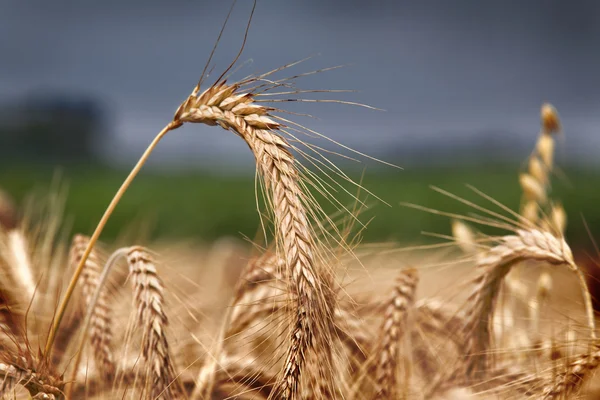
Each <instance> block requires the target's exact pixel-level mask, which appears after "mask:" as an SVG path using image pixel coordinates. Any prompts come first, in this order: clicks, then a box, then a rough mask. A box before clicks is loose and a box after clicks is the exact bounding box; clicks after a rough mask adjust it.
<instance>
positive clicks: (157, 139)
mask: <svg viewBox="0 0 600 400" xmlns="http://www.w3.org/2000/svg"><path fill="white" fill-rule="evenodd" d="M181 125H183V123H182V122H180V121H171V122H169V124H168V125H167V126H165V127H164V128H163V129H162V130H161V131H160V132H159V133H158V135H156V137H155V138H154V140H152V143H150V145H149V146H148V148H146V151H144V154H142V156H141V157H140V159H139V160H138V162H137V164H136V165H135V167H133V169H132V170H131V172H130V173H129V175H128V176H127V178H126V179H125V181H124V182H123V183H122V184H121V187H120V188H119V190H118V191H117V193H116V194H115V196H114V197H113V199H112V200H111V202H110V204H109V205H108V207H107V208H106V211H104V215H103V216H102V219H100V222H98V225H97V226H96V230H95V231H94V233H93V234H92V236H91V238H90V241H89V242H88V245H87V247H86V249H85V251H84V253H83V255H82V257H81V260H80V261H79V265H77V268H76V269H75V273H74V274H73V277H72V278H71V282H69V286H68V287H67V291H66V293H65V296H64V297H63V299H62V301H61V303H60V305H59V307H58V310H57V312H56V317H55V318H54V323H53V324H52V329H50V333H49V335H48V341H47V342H46V347H45V349H44V356H45V357H49V356H50V353H51V352H52V346H53V345H54V339H55V338H56V333H57V332H58V328H59V327H60V323H61V321H62V319H63V316H64V314H65V311H66V310H67V306H68V305H69V300H70V299H71V296H72V295H73V291H74V290H75V286H76V285H77V281H78V280H79V276H80V275H81V272H82V271H83V267H84V265H85V262H86V261H87V259H88V257H89V255H90V253H91V252H92V248H93V247H94V245H95V244H96V242H97V241H98V238H99V237H100V234H101V233H102V230H103V229H104V226H105V225H106V223H107V222H108V219H109V218H110V216H111V215H112V213H113V211H114V210H115V208H116V207H117V204H119V201H121V198H122V197H123V195H124V194H125V192H126V191H127V189H128V188H129V185H131V182H133V180H134V179H135V177H136V176H137V174H138V172H140V170H141V169H142V167H143V166H144V164H145V163H146V161H147V160H148V157H149V156H150V154H151V153H152V151H153V150H154V148H155V147H156V146H157V145H158V142H160V140H161V139H162V138H163V137H164V136H165V135H166V134H167V132H169V131H172V130H174V129H177V128H179V127H180V126H181Z"/></svg>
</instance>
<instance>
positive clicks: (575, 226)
mask: <svg viewBox="0 0 600 400" xmlns="http://www.w3.org/2000/svg"><path fill="white" fill-rule="evenodd" d="M57 172H58V176H60V177H61V179H60V180H61V182H63V183H66V184H68V188H69V190H68V197H67V202H66V212H67V216H69V217H71V218H72V224H73V230H74V231H78V232H83V233H91V231H92V229H93V227H94V226H95V224H96V223H97V221H98V220H99V219H100V217H101V214H102V212H103V211H104V208H105V207H106V206H107V204H108V203H109V201H110V199H111V197H112V195H113V194H114V193H115V191H116V190H117V188H118V187H119V185H120V183H121V181H122V180H123V179H124V178H125V176H126V174H127V171H124V170H119V171H117V170H109V169H103V168H99V167H82V166H77V167H66V168H63V169H62V170H58V171H57V170H53V169H52V168H33V167H20V168H16V167H14V166H11V167H10V168H9V167H8V166H3V167H0V187H2V188H3V189H4V190H5V191H7V192H9V193H10V194H11V195H13V197H14V198H15V199H16V200H17V201H19V202H20V201H22V200H23V199H24V198H26V196H27V195H28V194H31V193H32V192H38V193H43V192H45V191H47V190H48V189H49V188H50V185H51V182H52V179H53V177H54V176H56V175H57ZM561 175H564V176H565V177H566V178H564V177H561V176H558V177H555V178H554V188H553V196H554V197H555V198H558V199H560V200H561V201H562V202H563V204H564V206H565V208H566V210H567V213H568V215H569V218H570V220H569V228H568V232H567V235H568V236H569V238H570V240H571V241H572V242H571V243H577V244H579V245H581V246H585V247H588V246H589V245H590V244H591V242H590V240H589V236H588V234H587V233H586V230H585V228H584V224H583V223H582V218H585V220H586V221H587V223H588V224H589V226H590V228H591V231H592V233H593V234H594V233H600V207H598V200H599V198H598V194H597V193H598V190H597V188H598V187H599V184H600V172H599V171H587V170H580V169H570V168H566V169H563V170H562V172H561ZM517 176H518V166H515V165H510V166H503V165H499V166H487V167H478V168H475V167H468V166H465V167H461V168H456V169H447V168H422V167H420V168H415V169H406V170H403V171H395V170H391V169H390V170H386V171H385V172H383V171H378V172H371V173H366V174H365V175H364V176H363V177H362V182H363V184H364V186H365V187H366V188H367V189H368V190H369V191H371V192H372V193H374V194H376V195H377V196H379V197H380V198H381V199H382V200H384V201H386V202H387V203H389V205H390V206H387V205H385V204H383V203H382V202H379V201H377V200H376V199H374V198H369V199H367V203H368V204H369V205H370V206H371V207H370V208H369V210H367V211H366V212H365V213H364V214H363V215H362V216H361V220H362V221H364V222H367V221H370V222H369V224H368V227H367V229H366V230H365V231H364V232H363V237H364V240H365V241H382V240H398V241H402V242H417V241H422V240H424V239H426V238H425V237H424V236H422V235H421V232H423V231H427V232H436V233H440V234H449V232H450V228H449V222H448V218H446V217H443V216H437V215H432V214H429V213H426V212H422V211H417V210H414V209H410V208H407V207H405V206H401V205H400V203H401V202H409V203H415V204H419V205H422V206H424V207H429V208H434V209H439V210H446V211H449V212H457V213H463V214H464V213H467V212H471V211H473V210H469V209H468V207H467V206H465V205H462V204H460V203H458V202H457V201H455V200H452V199H449V198H448V197H445V196H443V195H441V194H439V193H436V192H434V191H433V190H431V188H430V186H431V185H434V186H438V187H440V188H442V189H445V190H447V191H449V192H452V193H454V194H457V195H460V196H462V197H465V198H467V199H469V200H473V201H477V202H478V203H480V204H482V205H486V206H490V205H491V204H490V203H488V202H487V201H486V200H484V199H482V198H479V197H478V196H477V195H476V194H475V193H474V192H472V191H471V190H469V189H468V188H467V187H466V184H470V185H473V186H475V187H476V188H477V189H479V190H481V191H483V192H485V193H486V194H488V195H490V196H493V197H494V198H495V199H497V200H498V201H500V202H501V203H503V204H505V205H507V206H509V207H510V208H511V209H518V207H519V202H520V191H519V186H518V183H517ZM353 178H355V179H357V180H359V179H361V174H360V173H357V174H354V175H353ZM349 190H352V191H355V188H354V189H353V188H350V187H349ZM363 194H364V193H363ZM339 198H340V199H341V201H342V202H343V203H344V204H346V205H348V207H352V199H351V198H350V197H349V196H348V195H341V194H340V195H339ZM491 206H492V207H494V206H493V205H491ZM325 209H326V210H327V211H328V212H334V211H335V208H334V207H333V206H332V205H331V204H325ZM124 227H129V228H130V229H134V230H136V229H144V230H146V229H147V232H148V234H149V236H150V237H153V238H157V237H161V238H164V237H168V238H181V237H194V238H200V239H204V240H212V239H215V238H217V237H220V236H223V235H234V236H237V237H241V236H248V237H250V238H254V237H255V236H256V235H257V232H258V227H259V218H258V214H257V212H256V201H255V195H254V179H253V176H251V175H247V176H216V175H209V174H207V173H203V172H200V171H191V172H170V173H168V174H167V173H160V172H157V171H156V170H144V171H142V173H141V175H140V176H139V178H138V179H137V180H136V181H135V182H134V184H133V186H132V187H131V189H130V190H129V191H128V192H127V194H126V195H125V197H124V198H123V200H122V202H121V203H120V204H119V206H118V208H117V210H116V212H115V214H114V216H113V218H112V219H111V221H110V222H109V224H108V226H107V227H106V230H105V234H104V235H105V236H104V237H106V238H112V237H115V236H117V235H118V234H119V232H121V231H122V229H123V228H124ZM594 236H598V237H600V235H596V234H594Z"/></svg>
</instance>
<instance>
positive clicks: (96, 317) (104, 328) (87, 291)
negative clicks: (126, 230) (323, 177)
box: [69, 235, 115, 379]
mask: <svg viewBox="0 0 600 400" xmlns="http://www.w3.org/2000/svg"><path fill="white" fill-rule="evenodd" d="M88 243H89V238H88V237H87V236H84V235H75V236H74V237H73V241H72V243H71V251H70V260H69V262H70V264H71V266H72V267H76V266H77V264H78V263H79V260H80V259H81V256H82V254H83V252H84V251H85V248H86V247H87V244H88ZM101 272H102V268H101V266H100V260H99V258H98V254H97V252H96V250H95V249H93V250H92V252H91V253H90V256H89V257H88V259H87V260H86V262H85V268H84V270H83V273H82V275H83V283H82V292H83V298H84V300H85V305H84V307H82V310H83V312H84V313H85V311H86V310H87V309H88V308H91V310H92V313H91V316H90V328H89V332H90V334H89V336H90V343H91V346H92V349H93V352H94V358H95V359H96V363H97V366H98V369H99V370H100V373H101V374H102V375H103V376H104V378H106V379H110V378H111V377H112V376H113V374H114V372H115V364H114V357H113V354H112V350H111V341H112V328H111V325H112V315H111V314H112V313H111V307H110V305H109V299H108V292H107V290H106V289H100V291H99V293H100V295H99V297H98V300H97V302H96V303H95V304H94V305H93V306H92V304H93V299H94V293H95V292H96V290H98V289H99V283H100V275H101Z"/></svg>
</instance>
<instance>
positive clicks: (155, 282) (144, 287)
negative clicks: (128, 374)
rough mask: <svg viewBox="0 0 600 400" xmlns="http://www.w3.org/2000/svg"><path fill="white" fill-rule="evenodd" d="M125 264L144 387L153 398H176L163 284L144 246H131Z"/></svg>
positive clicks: (178, 391)
mask: <svg viewBox="0 0 600 400" xmlns="http://www.w3.org/2000/svg"><path fill="white" fill-rule="evenodd" d="M127 264H128V265H129V273H130V277H131V283H132V285H133V290H134V306H135V307H136V314H137V316H136V320H137V322H138V323H139V324H141V328H142V357H143V358H144V360H145V362H146V385H147V387H148V389H149V393H150V394H151V396H152V398H157V397H160V396H165V397H166V398H177V397H178V396H179V395H180V394H181V393H182V391H181V388H180V386H179V381H178V380H177V375H176V374H175V367H174V366H173V362H172V361H171V356H170V354H169V344H168V342H167V337H166V334H165V329H166V327H167V325H168V320H167V315H166V314H165V312H164V309H163V303H164V299H163V291H164V288H163V284H162V281H161V280H160V278H159V277H158V273H157V271H156V266H155V263H154V261H153V260H152V257H151V256H150V254H149V253H148V251H146V250H145V249H144V248H143V247H132V248H130V249H129V251H128V253H127Z"/></svg>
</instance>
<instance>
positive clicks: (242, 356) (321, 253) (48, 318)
mask: <svg viewBox="0 0 600 400" xmlns="http://www.w3.org/2000/svg"><path fill="white" fill-rule="evenodd" d="M236 60H237V59H236ZM232 66H233V64H232ZM287 67H289V65H288V66H285V67H283V68H278V69H276V70H273V71H269V72H267V73H265V74H261V75H258V76H252V77H249V78H246V79H243V80H241V81H239V82H237V83H228V82H227V80H226V79H225V78H224V76H225V74H226V73H227V72H228V71H229V69H228V70H227V71H225V72H224V73H223V74H222V75H221V76H220V77H218V78H217V79H216V80H215V82H214V83H213V84H212V85H210V86H209V87H208V88H207V89H204V90H201V83H202V81H203V78H204V73H203V74H202V79H201V80H200V82H199V83H198V85H196V86H195V87H194V89H193V91H192V93H191V95H190V96H188V98H187V99H186V100H185V101H184V102H183V103H182V104H181V106H180V107H179V108H178V109H177V111H176V113H175V116H174V118H173V120H172V121H171V122H170V123H169V124H168V125H167V126H166V127H165V128H164V129H163V130H162V131H161V132H160V133H159V134H158V136H157V137H156V138H155V140H154V141H153V142H152V143H151V145H150V146H149V148H148V150H147V151H146V152H145V153H144V155H143V156H142V158H141V159H140V162H139V163H138V164H137V165H136V166H135V168H134V169H133V171H132V173H131V174H130V175H129V176H128V178H127V179H126V181H125V182H124V184H123V186H122V187H121V188H120V189H119V191H118V193H117V194H116V196H115V198H114V200H113V201H112V202H111V204H110V205H109V207H108V209H107V211H106V213H105V215H104V216H103V218H102V220H101V222H100V223H99V225H98V227H97V229H96V230H95V232H94V233H93V234H92V235H91V236H90V237H87V236H84V235H75V236H74V237H73V238H72V239H71V240H70V241H69V240H67V239H66V238H65V234H64V233H63V232H62V231H61V229H60V225H61V220H62V204H61V197H60V196H58V195H52V196H51V197H50V201H48V202H46V203H45V204H46V205H45V206H41V205H37V204H33V205H30V210H34V211H31V212H33V214H34V215H33V216H32V214H31V213H30V214H26V215H28V216H29V217H28V218H25V219H22V220H19V219H18V218H16V217H15V215H14V207H12V206H9V205H8V203H6V201H5V200H2V199H0V211H1V213H0V217H1V218H0V223H1V224H2V227H1V229H0V274H1V275H0V278H1V279H0V306H1V308H0V350H1V357H0V394H1V395H2V397H3V398H27V397H31V398H35V399H59V398H65V397H66V398H72V399H79V398H149V399H155V398H164V399H183V398H191V399H226V398H241V399H242V398H248V399H261V398H262V399H289V400H296V399H301V398H302V399H305V398H306V399H313V398H314V399H331V398H339V399H390V398H405V399H432V398H440V399H442V398H459V399H460V398H503V399H504V398H536V399H537V398H544V399H552V398H574V396H576V395H577V394H578V393H580V390H581V388H582V386H583V384H584V383H585V382H586V381H587V380H588V378H589V377H590V376H591V375H592V374H593V372H594V370H595V369H596V368H597V367H598V366H599V365H600V348H599V345H598V341H597V339H596V337H595V326H594V316H593V313H592V311H591V305H590V303H591V302H590V298H589V297H590V296H589V293H588V291H587V288H586V287H585V280H584V279H582V278H581V277H582V276H583V275H582V273H581V271H580V270H579V268H578V266H577V265H576V263H575V262H574V260H573V256H572V254H571V250H570V248H569V246H568V244H567V242H566V241H565V238H564V236H563V231H564V227H565V224H566V216H565V213H564V210H563V209H562V207H560V205H558V204H557V203H554V202H552V201H551V199H550V176H551V172H552V167H553V160H552V159H553V147H554V135H555V134H556V132H557V131H558V130H559V121H558V116H557V114H556V112H555V110H554V109H553V108H552V107H551V106H548V105H545V106H544V107H543V108H542V132H541V133H540V137H539V140H538V144H537V146H536V150H535V151H534V153H533V154H532V155H531V156H530V162H529V164H528V169H527V171H526V172H524V173H523V174H521V176H520V179H519V181H520V183H521V186H522V189H523V204H522V207H521V210H520V211H519V212H513V211H511V210H509V209H508V208H506V207H504V206H502V205H499V204H497V203H494V204H496V205H497V206H498V207H500V210H499V211H498V212H496V211H492V210H488V209H487V208H485V207H483V206H479V205H477V204H475V203H472V202H470V201H467V200H464V199H460V198H457V197H456V196H453V197H454V198H456V199H458V200H460V201H462V202H463V203H465V204H466V205H468V206H469V207H471V208H474V209H475V210H476V211H477V212H482V213H483V215H474V216H460V215H452V216H453V217H455V218H457V219H458V220H457V221H455V222H454V224H453V228H454V229H453V232H454V236H455V238H454V239H455V242H456V243H457V244H458V245H459V246H460V247H461V248H462V249H463V251H464V252H465V257H464V259H463V261H464V262H467V263H469V264H470V265H472V267H473V269H474V270H475V275H476V276H475V277H474V278H473V279H472V281H471V282H470V283H469V285H470V289H469V291H468V295H467V296H465V299H464V301H463V302H462V303H461V304H458V305H456V306H452V304H451V303H450V302H443V301H439V299H436V298H429V297H422V298H419V297H418V296H417V294H418V287H419V286H422V285H423V283H421V284H419V282H420V281H422V279H420V272H421V270H420V269H419V268H416V269H415V268H405V269H401V270H399V271H397V273H396V275H397V276H396V278H395V280H394V283H393V284H392V285H390V287H389V288H388V290H387V292H389V293H383V294H381V295H380V294H379V291H374V292H373V293H368V294H367V295H365V294H364V293H363V294H362V295H356V294H352V293H351V291H349V290H347V288H346V287H345V285H344V284H343V280H342V279H341V278H340V275H343V273H341V272H340V271H339V270H340V268H337V267H339V266H341V265H342V264H343V259H342V258H341V257H337V255H338V254H339V252H340V251H345V250H347V249H348V248H349V247H350V245H349V242H348V241H345V240H344V239H345V235H344V233H343V232H341V231H340V230H338V229H337V226H338V225H337V224H336V222H335V221H333V220H332V218H330V217H328V216H326V215H324V214H323V212H322V211H321V209H320V207H319V205H318V203H317V202H316V200H315V198H314V197H312V195H311V191H310V190H308V189H309V186H312V188H313V190H316V191H319V192H321V193H323V194H329V193H330V190H331V189H330V188H331V186H330V183H328V182H326V181H324V180H323V178H319V177H317V176H316V175H314V173H313V172H311V170H309V169H305V168H304V167H303V166H302V165H301V164H300V163H299V162H298V160H297V158H296V156H297V155H304V156H305V157H306V158H305V159H306V160H308V161H309V162H310V163H312V164H313V165H314V166H315V167H317V168H318V169H329V171H331V172H333V173H334V174H337V175H338V176H340V177H342V178H343V179H349V178H347V177H346V176H345V175H344V174H343V173H342V172H341V171H340V170H339V169H337V168H336V167H335V166H334V165H333V164H332V163H331V162H330V161H329V160H327V159H326V158H325V157H321V158H320V155H317V156H311V155H309V154H307V153H306V151H305V150H303V149H302V148H300V147H298V146H296V143H300V142H301V141H300V140H299V138H298V137H297V135H298V134H299V133H302V132H307V130H306V128H303V127H301V126H299V125H296V124H294V123H293V122H291V121H289V120H287V119H285V118H284V117H282V116H281V113H280V112H281V110H277V109H276V108H274V107H273V106H272V105H269V102H271V103H272V102H276V101H278V100H277V97H276V96H275V97H272V95H279V96H287V95H290V94H291V95H298V94H300V93H303V92H302V91H299V90H297V89H296V88H295V87H294V86H293V80H294V79H295V78H297V77H298V76H296V77H292V78H284V79H275V78H274V77H273V75H274V74H275V73H277V72H279V71H281V70H283V69H285V68H287ZM279 100H282V101H288V100H289V99H287V98H283V99H282V98H281V97H280V98H279ZM186 123H202V124H206V125H213V126H216V125H218V126H220V127H221V128H223V129H225V130H230V131H232V132H234V133H235V134H236V135H238V136H239V137H240V138H241V139H242V140H244V142H245V143H246V144H247V145H248V147H249V149H250V150H251V152H252V153H253V155H254V157H255V159H256V171H257V175H258V177H259V179H260V181H261V182H262V184H263V185H262V188H263V190H264V199H265V202H266V209H267V210H266V211H267V212H268V213H269V214H270V217H271V219H272V229H273V237H274V243H273V245H272V246H270V247H269V248H268V249H266V250H264V251H263V252H262V254H260V255H259V256H258V257H256V258H253V259H252V260H251V261H250V262H248V263H247V265H245V266H244V268H243V269H242V270H241V271H240V274H239V278H238V279H237V280H236V281H235V284H234V285H233V287H230V288H228V289H227V290H223V291H222V292H221V293H219V294H220V296H216V297H218V298H215V299H211V300H213V301H214V303H213V304H211V302H207V301H206V293H197V292H199V291H200V288H199V287H198V286H194V287H193V289H194V290H195V293H181V292H180V291H177V285H170V286H169V285H167V284H166V282H167V281H169V280H171V281H176V279H175V278H173V277H170V276H169V274H165V273H164V272H165V271H171V273H172V270H169V269H167V268H165V267H164V266H163V265H162V264H161V263H160V262H159V261H158V258H157V257H156V255H155V254H154V253H153V252H152V251H151V250H149V249H148V248H146V247H141V246H137V245H135V246H125V247H123V246H120V247H118V248H116V249H115V250H113V251H112V252H109V251H108V249H110V248H111V246H108V245H106V244H101V243H99V241H98V239H99V236H100V234H101V232H102V229H103V227H104V225H105V224H106V222H107V220H108V218H109V217H110V215H111V213H112V211H113V210H114V209H115V207H116V206H117V203H118V201H119V199H120V198H121V197H122V196H123V194H124V192H125V191H126V190H127V188H128V186H129V184H130V183H131V181H132V180H133V179H134V178H135V176H136V174H137V173H138V172H139V170H140V169H141V167H142V166H143V164H144V162H145V161H146V159H147V158H148V156H149V155H150V153H151V152H152V150H153V149H154V148H155V147H156V145H157V144H158V142H159V141H160V139H161V138H162V137H164V136H165V135H166V134H167V133H168V132H170V131H172V130H174V129H176V128H178V127H180V126H182V125H183V124H186ZM308 132H309V133H311V134H317V133H316V132H312V131H308ZM307 147H308V150H318V148H316V147H311V146H310V145H308V146H307ZM478 193H479V192H478ZM446 194H447V195H449V196H452V195H450V194H449V193H446ZM479 194H480V195H481V196H482V197H483V198H484V199H486V200H490V201H492V202H494V201H493V198H490V197H488V196H486V195H484V194H483V193H479ZM438 213H441V212H438ZM35 214H40V215H42V216H45V217H39V216H38V217H37V218H36V215H35ZM465 222H471V223H476V224H481V225H488V226H492V227H495V228H500V229H505V230H507V231H509V233H508V234H506V235H503V236H490V235H485V234H484V233H480V232H475V231H474V230H473V229H472V228H471V227H470V226H468V225H467V224H466V223H465ZM327 238H329V239H330V240H328V239H327ZM69 243H70V244H69ZM340 249H341V250H340ZM563 266H564V267H565V268H564V269H565V270H568V271H571V272H573V273H574V274H575V276H577V277H578V278H579V282H580V283H581V286H582V293H583V296H582V298H583V300H582V302H581V303H582V306H581V308H582V309H584V310H585V311H586V317H587V318H584V319H583V320H585V321H586V323H587V328H588V329H585V330H584V329H577V326H573V327H572V329H569V330H568V331H567V332H566V333H565V332H554V330H553V329H551V328H553V325H552V324H545V322H546V320H544V319H543V318H542V317H541V315H542V313H544V312H545V311H546V308H547V307H548V303H549V301H550V300H549V298H550V297H552V293H553V291H552V276H553V275H552V274H553V273H554V271H555V270H557V269H560V267H563ZM525 268H526V269H533V268H536V270H537V271H540V274H539V280H538V282H537V287H536V288H535V291H534V293H533V294H530V290H529V288H528V287H527V285H525V284H524V283H523V282H524V279H523V277H522V275H524V274H522V273H521V272H520V271H521V270H523V269H525ZM69 274H72V275H73V278H72V280H71V283H70V284H69V286H68V287H67V288H66V291H65V293H62V290H61V289H62V284H63V282H62V279H63V276H65V275H67V276H68V275H69ZM170 278H171V279H170ZM186 278H187V280H192V278H191V276H187V277H186ZM122 296H123V297H129V301H123V300H122ZM169 296H171V301H168V300H169ZM523 310H526V311H527V312H526V314H527V315H525V316H524V315H523V312H524V311H523ZM211 312H212V314H213V315H210V314H211ZM174 318H175V319H176V321H177V322H178V323H177V324H173V323H171V324H169V322H170V321H171V322H172V321H173V319H174ZM190 320H191V321H192V323H191V324H190ZM182 321H186V322H187V323H183V322H182ZM523 321H527V324H526V326H523ZM190 325H194V326H193V327H190ZM546 325H550V326H546Z"/></svg>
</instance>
